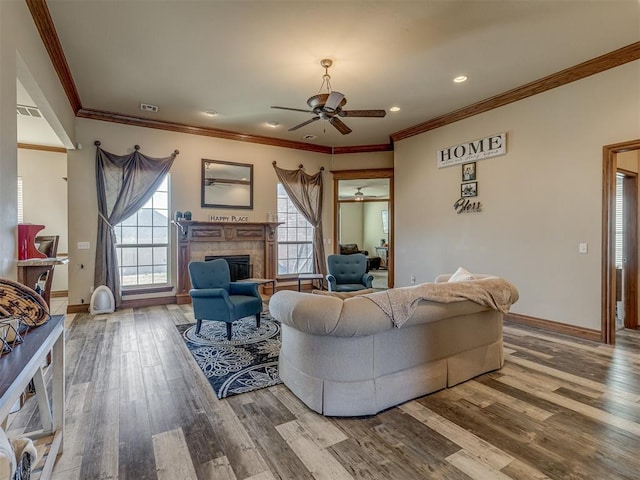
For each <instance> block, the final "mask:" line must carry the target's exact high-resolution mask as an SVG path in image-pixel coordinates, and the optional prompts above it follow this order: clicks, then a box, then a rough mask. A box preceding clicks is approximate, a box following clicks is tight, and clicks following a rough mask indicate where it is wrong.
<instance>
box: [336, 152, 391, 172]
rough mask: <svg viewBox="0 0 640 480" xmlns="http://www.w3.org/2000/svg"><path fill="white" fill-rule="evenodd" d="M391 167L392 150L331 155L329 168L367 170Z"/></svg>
mask: <svg viewBox="0 0 640 480" xmlns="http://www.w3.org/2000/svg"><path fill="white" fill-rule="evenodd" d="M371 168H393V152H371V153H349V154H341V155H333V156H332V159H331V170H368V169H371Z"/></svg>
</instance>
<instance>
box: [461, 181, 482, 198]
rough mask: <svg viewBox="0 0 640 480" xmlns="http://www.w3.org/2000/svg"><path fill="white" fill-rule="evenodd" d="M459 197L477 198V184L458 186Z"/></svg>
mask: <svg viewBox="0 0 640 480" xmlns="http://www.w3.org/2000/svg"><path fill="white" fill-rule="evenodd" d="M460 190H461V192H460V193H461V195H462V197H463V198H465V197H477V196H478V182H469V183H463V184H462V185H461V186H460Z"/></svg>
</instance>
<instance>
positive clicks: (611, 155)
mask: <svg viewBox="0 0 640 480" xmlns="http://www.w3.org/2000/svg"><path fill="white" fill-rule="evenodd" d="M632 150H640V139H637V140H631V141H628V142H622V143H616V144H611V145H605V146H604V147H602V259H601V266H602V268H601V277H602V278H601V296H602V304H601V330H600V339H601V341H602V342H603V343H607V344H610V345H613V344H615V329H616V322H615V315H616V265H615V248H616V219H615V211H616V173H617V171H618V168H617V162H616V155H617V154H618V153H624V152H629V151H632ZM636 221H637V216H636ZM633 253H634V255H636V258H637V250H636V251H635V252H633ZM636 266H637V260H636Z"/></svg>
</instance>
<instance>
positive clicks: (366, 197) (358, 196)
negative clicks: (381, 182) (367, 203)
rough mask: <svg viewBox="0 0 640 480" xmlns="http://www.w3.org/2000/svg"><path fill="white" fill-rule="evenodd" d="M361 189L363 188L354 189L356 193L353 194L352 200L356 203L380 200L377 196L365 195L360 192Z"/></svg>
mask: <svg viewBox="0 0 640 480" xmlns="http://www.w3.org/2000/svg"><path fill="white" fill-rule="evenodd" d="M363 188H365V187H356V193H354V194H353V199H354V200H355V201H356V202H361V201H363V200H372V199H376V198H380V197H379V196H378V195H365V194H364V192H363V191H362V189H363Z"/></svg>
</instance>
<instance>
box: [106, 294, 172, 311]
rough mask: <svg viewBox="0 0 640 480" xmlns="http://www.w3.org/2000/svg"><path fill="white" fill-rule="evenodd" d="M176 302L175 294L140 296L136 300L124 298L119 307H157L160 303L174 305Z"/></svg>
mask: <svg viewBox="0 0 640 480" xmlns="http://www.w3.org/2000/svg"><path fill="white" fill-rule="evenodd" d="M174 303H177V301H176V296H175V295H172V296H170V297H153V298H138V299H136V300H123V301H122V303H120V306H119V307H118V308H141V307H156V306H158V305H172V304H174Z"/></svg>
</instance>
